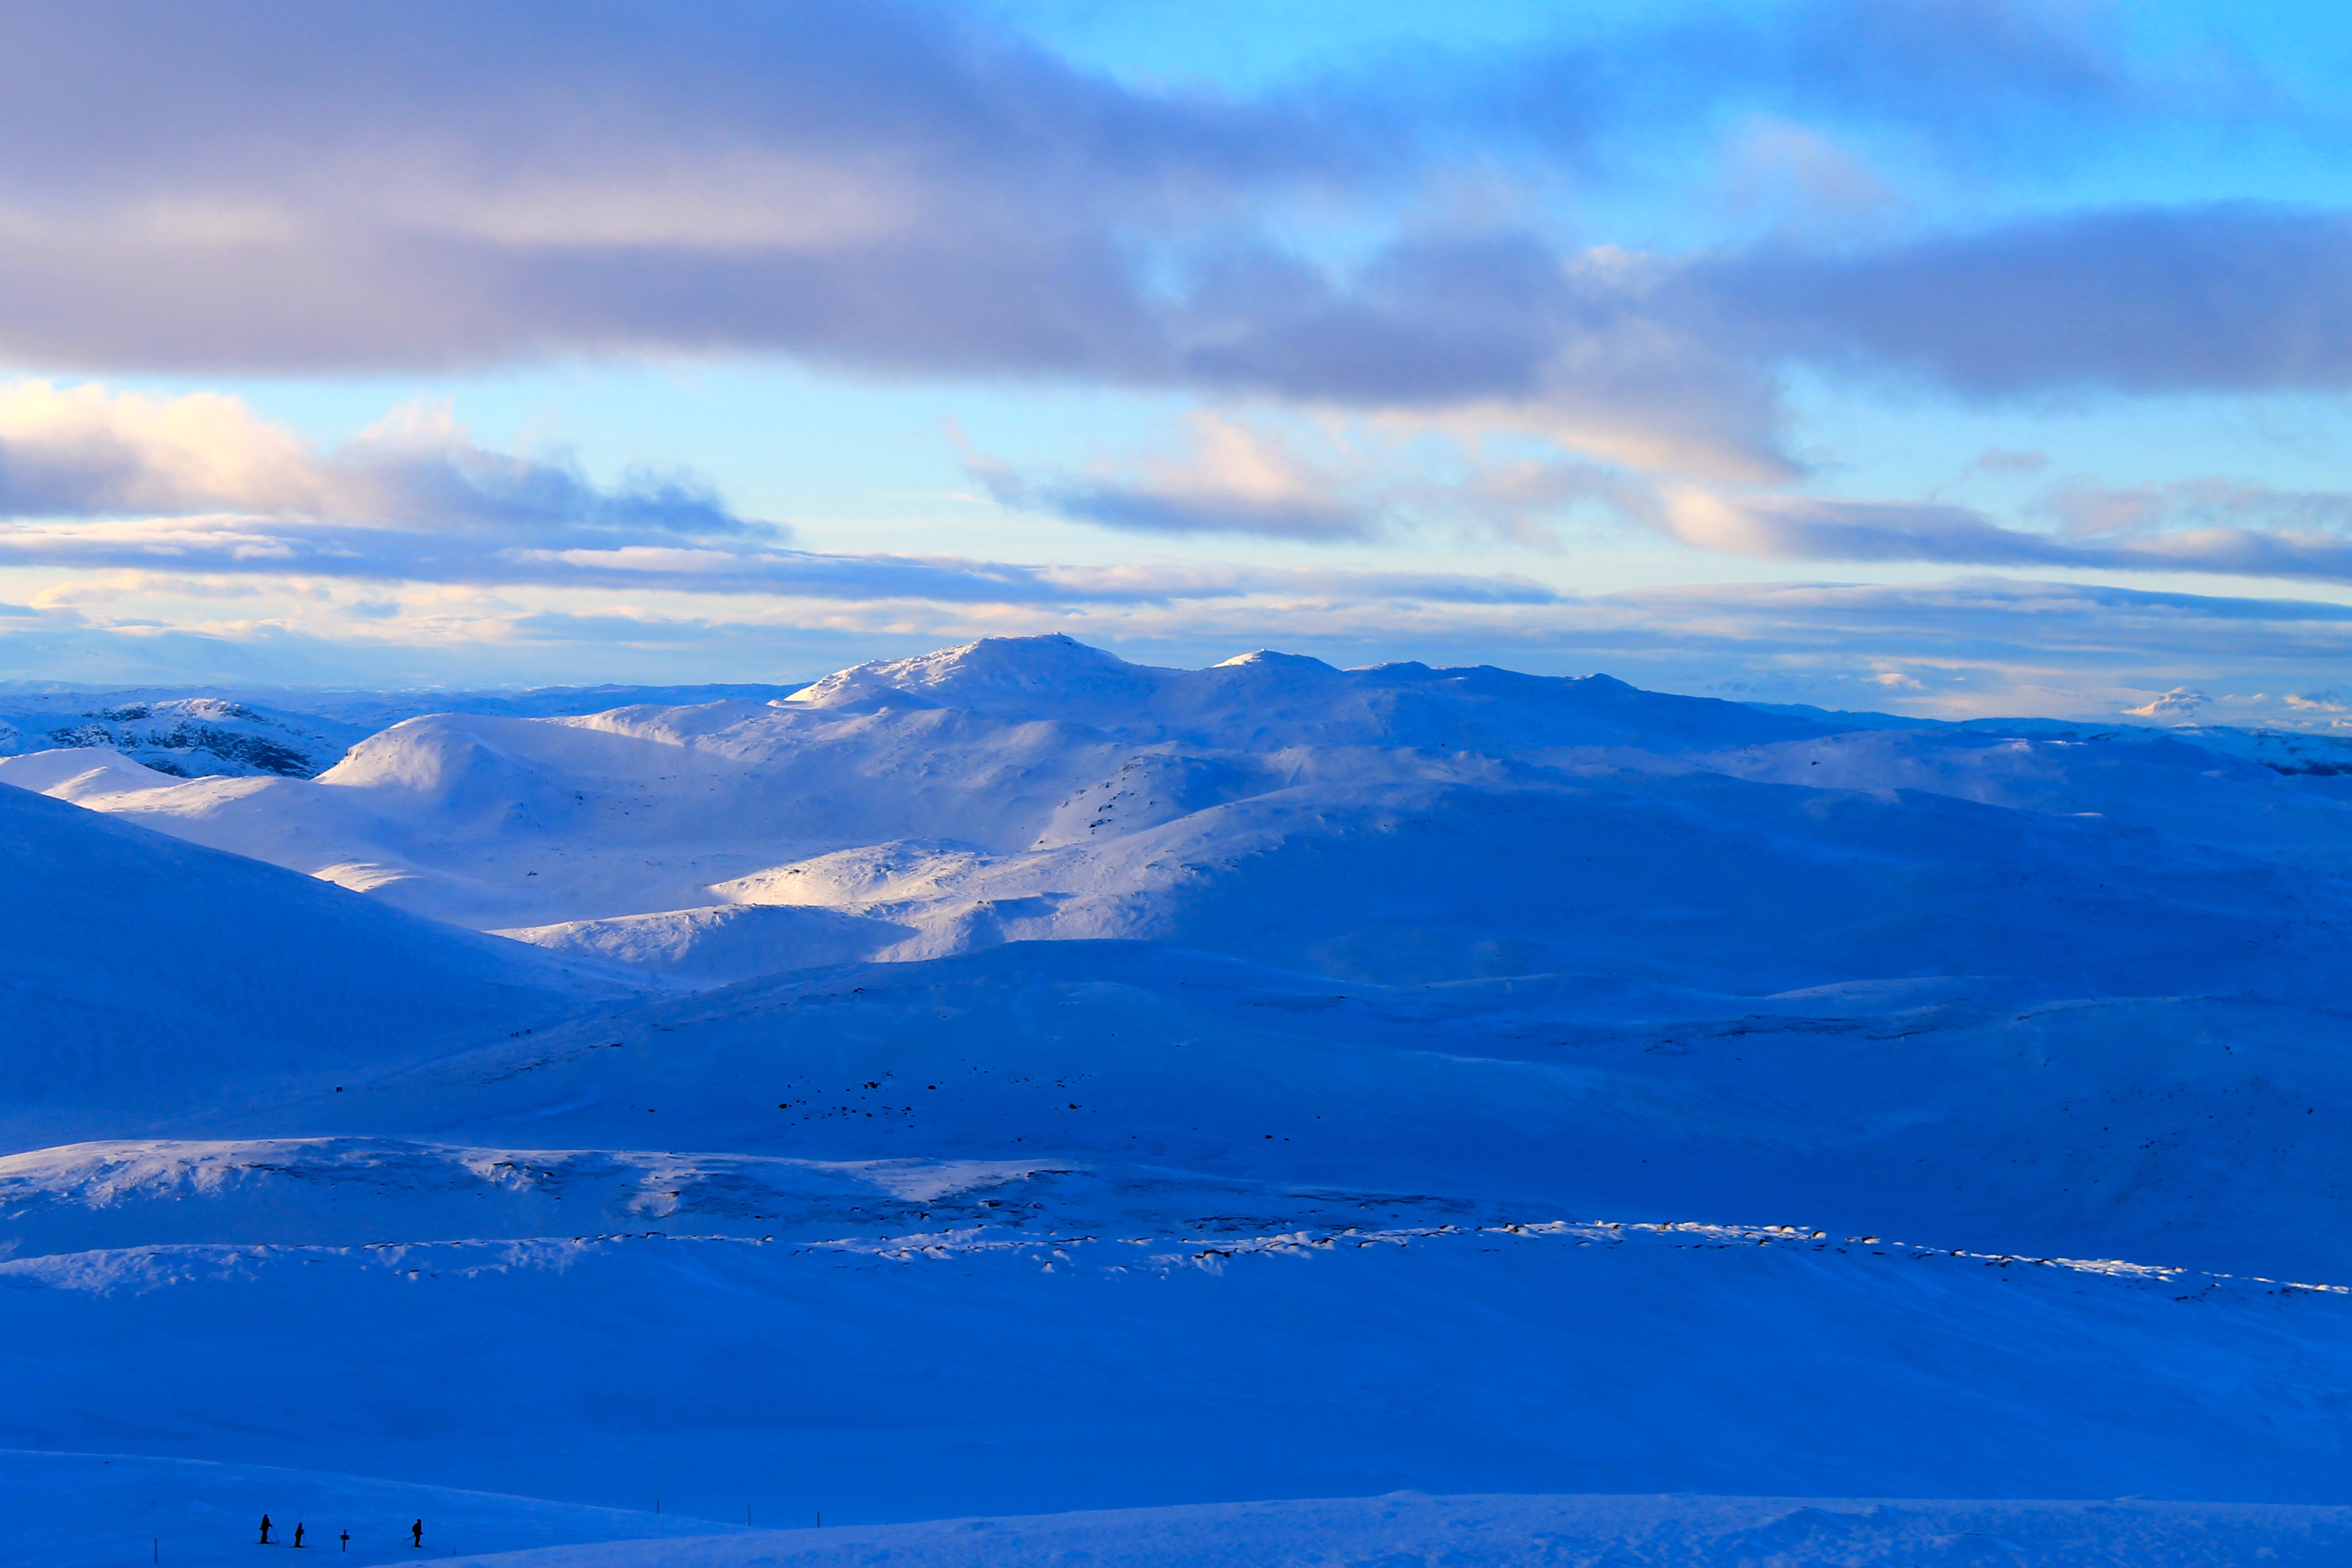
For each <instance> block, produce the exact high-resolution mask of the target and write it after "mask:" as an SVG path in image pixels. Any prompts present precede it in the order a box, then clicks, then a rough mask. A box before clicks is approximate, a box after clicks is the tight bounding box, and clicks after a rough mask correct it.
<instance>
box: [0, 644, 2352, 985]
mask: <svg viewBox="0 0 2352 1568" xmlns="http://www.w3.org/2000/svg"><path fill="white" fill-rule="evenodd" d="M0 779H5V780H12V781H19V782H23V783H25V784H27V785H28V786H29V787H33V788H38V789H45V790H47V791H49V792H50V793H53V794H57V795H60V796H62V797H64V798H68V799H71V800H75V801H77V802H79V803H80V804H83V805H90V806H92V807H95V808H97V809H100V810H103V811H108V812H112V813H117V814H121V815H124V816H129V817H131V819H133V820H136V821H139V822H142V823H143V824H145V825H147V826H153V827H156V828H159V829H161V830H163V831H167V832H171V833H174V834H177V835H180V836H182V837H188V838H192V839H194V840H195V841H197V842H200V843H205V844H209V845H212V846H214V847H219V848H225V849H229V850H232V851H235V852H237V853H240V854H246V855H251V856H254V857H257V858H263V859H268V860H271V861H273V862H275V863H277V864H278V865H282V866H286V867H289V868H293V869H296V870H301V871H305V872H308V873H310V874H311V875H314V876H318V877H321V878H323V879H327V880H331V881H334V882H337V883H339V884H341V885H342V886H344V887H347V888H351V889H355V890H359V891H362V892H366V893H368V894H370V895H371V896H373V897H375V898H378V899H381V900H386V901H389V902H392V903H394V904H396V905H399V906H400V907H402V908H405V909H408V910H412V911H414V912H416V913H420V914H425V915H427V916H430V917H433V918H436V919H442V920H447V921H456V922H457V923H461V924H467V925H472V926H475V927H476V928H478V929H483V930H493V931H505V932H508V933H509V934H511V935H514V936H517V937H519V938H520V939H522V940H524V941H528V942H535V943H538V944H541V945H542V946H548V947H553V948H559V949H565V950H570V951H574V952H581V953H583V954H588V955H593V956H596V957H598V958H601V959H604V960H609V961H614V962H620V963H633V964H636V965H639V966H641V967H644V968H646V969H649V970H652V971H655V972H656V973H665V974H667V975H670V976H673V977H675V978H677V979H680V980H683V981H686V982H688V983H691V984H711V983H716V982H723V981H727V980H731V979H737V978H746V977H750V976H752V975H757V974H761V973H776V972H779V971H782V970H786V969H790V968H793V967H806V966H810V965H818V964H824V963H837V962H843V961H847V960H852V959H857V958H864V957H869V956H873V957H887V958H916V957H923V956H929V955H933V954H942V953H950V952H962V951H968V950H970V949H972V948H974V947H979V946H985V945H988V944H990V943H992V942H1000V941H1006V940H1020V939H1067V938H1083V939H1096V938H1105V937H1113V938H1128V939H1142V940H1150V941H1161V942H1177V943H1180V944H1183V945H1188V946H1201V947H1207V948H1210V949H1212V950H1213V951H1220V952H1231V953H1234V954H1236V955H1239V956H1252V957H1268V958H1273V959H1274V960H1275V961H1276V962H1279V963H1285V964H1286V965H1290V966H1293V967H1302V968H1307V969H1309V970H1313V971H1316V972H1318V973H1327V974H1331V975H1334V976H1341V977H1344V976H1362V977H1378V978H1389V979H1396V978H1408V977H1410V978H1420V979H1428V980H1444V979H1461V978H1471V977H1475V976H1480V975H1493V974H1504V973H1528V972H1539V971H1547V970H1551V969H1557V968H1559V967H1562V966H1564V965H1568V966H1573V965H1578V964H1581V965H1585V966H1590V965H1591V964H1592V963H1596V962H1598V963H1607V964H1621V965H1632V966H1633V967H1634V968H1635V969H1642V970H1644V972H1656V973H1683V974H1690V975H1698V974H1702V973H1704V974H1707V975H1711V976H1712V980H1711V981H1710V983H1722V984H1735V985H1738V986H1742V987H1746V988H1750V989H1761V990H1766V991H1770V990H1782V989H1788V988H1790V987H1792V986H1797V985H1804V984H1824V983H1829V982H1832V981H1839V980H1845V979H1853V978H1857V977H1874V976H1880V975H1913V974H1923V973H1941V972H1948V971H1950V970H1953V969H1955V968H1958V969H1961V970H1964V971H1966V972H1969V973H1984V972H1990V973H2003V974H2027V973H2031V974H2035V975H2038V976H2039V977H2040V979H2041V980H2045V981H2047V982H2048V983H2050V984H2056V985H2059V986H2060V987H2062V988H2065V987H2078V988H2079V987H2083V986H2089V987H2093V988H2111V987H2114V986H2117V985H2124V986H2126V987H2137V988H2142V989H2145V988H2147V987H2149V986H2151V985H2155V984H2158V980H2157V979H2156V977H2157V976H2159V975H2160V976H2163V977H2166V979H2165V983H2166V984H2169V983H2170V980H2171V979H2173V978H2177V977H2179V975H2180V974H2182V973H2195V972H2197V968H2198V966H2199V965H2200V964H2205V963H2217V964H2218V965H2219V967H2216V968H2215V969H2214V970H2213V972H2212V973H2211V974H2210V975H2209V976H2207V977H2206V978H2205V980H2204V981H2202V982H2200V983H2203V984H2217V985H2226V986H2236V985H2239V984H2245V983H2247V982H2248V981H2249V980H2250V979H2252V973H2251V972H2249V973H2239V968H2240V967H2242V965H2243V964H2244V963H2253V964H2254V965H2255V966H2256V967H2257V968H2260V967H2261V966H2262V965H2263V964H2264V963H2272V964H2273V965H2274V966H2283V967H2284V970H2286V971H2295V972H2301V973H2308V971H2309V967H2310V965H2312V964H2313V963H2319V962H2325V961H2326V956H2327V955H2328V954H2331V953H2333V952H2335V951H2336V949H2335V948H2334V947H2333V946H2331V945H2329V944H2330V942H2333V941H2335V940H2336V938H2335V937H2333V936H2330V935H2328V934H2327V933H2329V932H2340V931H2341V929H2342V928H2341V927H2340V926H2338V925H2337V924H2336V922H2335V917H2334V916H2333V915H2332V914H2329V913H2327V912H2326V911H2327V910H2330V909H2333V908H2334V902H2335V900H2339V899H2340V897H2341V894H2340V890H2339V889H2338V888H2337V885H2336V882H2335V880H2334V878H2335V876H2336V874H2337V873H2340V872H2342V871H2343V870H2345V869H2346V868H2347V866H2352V798H2347V797H2346V796H2345V795H2343V794H2342V792H2339V791H2335V790H2332V789H2330V788H2327V787H2326V785H2327V784H2330V783H2331V782H2332V781H2331V780H2329V779H2326V778H2324V777H2321V776H2318V775H2295V776H2285V775H2282V774H2280V773H2278V772H2276V771H2275V770H2274V769H2273V768H2270V767H2267V766H2263V765H2261V764H2259V763H2252V762H2246V761H2240V760H2235V759H2231V758H2227V757H2223V756H2220V755H2217V754H2215V753H2214V752H2210V751H2207V750H2205V749H2202V748H2200V747H2196V746H2191V745H2188V744H2185V743H2182V742H2175V741H2170V740H2167V739H2165V738H2163V737H2161V736H2155V735H2151V734H2148V733H2147V732H2145V731H2130V732H2128V733H2122V732H2119V733H2118V734H2117V735H2116V736H2115V737H2112V738H2110V739H2108V740H2105V741H2098V742H2093V741H2080V740H2067V739H2029V738H2019V737H2005V736H2000V735H1993V734H1987V733H1983V732H1981V731H1974V730H1961V729H1952V728H1945V729H1940V730H1928V731H1884V730H1878V731H1854V732H1849V733H1845V734H1832V733H1828V732H1826V731H1825V729H1824V725H1823V722H1822V721H1815V720H1811V719H1807V718H1801V717H1792V716H1787V715H1776V714H1767V713H1760V712H1758V711H1756V710H1751V709H1748V708H1745V707H1742V706H1739V705H1738V704H1732V703H1725V702H1716V701H1711V700H1702V699H1694V698H1681V697H1671V696H1664V695H1660V694H1657V693H1649V692H1641V691H1637V690H1634V689H1632V688H1630V687H1626V686H1623V685H1622V684H1621V683H1618V682H1615V681H1611V680H1608V679H1606V678H1604V677H1591V678H1588V679H1581V680H1558V679H1539V678H1533V677H1524V676H1517V675H1512V674H1509V673H1508V672H1506V671H1500V670H1490V669H1476V670H1451V671H1435V670H1430V669H1427V668H1423V667H1421V666H1412V665H1404V666H1384V667H1381V668H1376V669H1371V670H1361V671H1340V670H1335V669H1332V668H1329V667H1328V666H1325V665H1321V664H1318V663H1317V662H1316V661H1314V660H1311V659H1297V658H1285V657H1282V656H1275V655H1265V654H1259V655H1251V656H1248V657H1246V658H1240V659H1235V660H1231V661H1228V662H1227V663H1225V664H1223V665H1219V666H1216V667H1213V668H1210V669H1205V670H1193V671H1182V670H1159V669H1152V668H1145V667H1140V666H1135V665H1129V664H1126V663H1123V662H1121V661H1119V660H1118V659H1116V658H1112V657H1111V656H1109V655H1108V654H1104V653H1101V652H1099V651H1098V650H1095V649H1091V648H1087V647H1083V646H1082V645H1078V644H1076V643H1072V642H1070V641H1068V640H1067V639H1066V638H1057V637H1048V638H1031V639H996V640H993V641H990V642H983V643H980V644H975V645H972V646H971V647H965V648H958V649H950V650H948V651H947V652H945V653H942V654H938V655H932V656H929V657H927V658H920V659H908V660H898V661H890V662H886V663H882V664H877V665H869V666H861V667H858V668H855V669H851V670H845V671H843V672H841V673H840V674H837V675H835V676H832V677H828V678H827V679H824V680H822V681H819V682H817V683H816V684H815V685H814V686H813V687H810V688H808V689H805V690H803V691H801V692H798V693H796V694H795V695H794V696H793V697H792V698H790V699H788V700H782V701H775V702H768V703H751V702H718V703H709V704H703V705H699V706H693V707H686V708H660V707H652V708H631V709H621V710H614V711H612V712H609V713H604V714H599V715H594V716H591V717H585V718H579V719H572V720H561V721H533V720H518V719H504V718H497V717H481V716H443V717H436V718H425V719H416V720H411V721H405V722H403V723H401V724H398V725H395V726H394V727H393V728H392V729H390V730H387V731H383V733H381V734H379V735H377V736H374V737H373V738H371V739H369V740H368V741H366V742H362V743H361V744H360V745H358V746H356V747H354V748H353V749H352V752H351V753H350V754H349V755H348V756H347V757H346V758H345V759H344V760H343V761H342V762H341V763H339V764H338V765H337V766H336V767H334V768H333V769H331V770H330V771H329V772H328V773H325V774H323V775H321V776H320V778H318V779H317V780H314V781H304V780H293V779H251V780H209V781H195V782H192V783H188V784H177V785H172V786H169V787H142V786H143V785H147V784H153V783H155V782H156V781H152V780H132V779H130V778H126V777H124V776H122V775H120V774H116V773H88V772H87V771H86V770H80V771H77V772H76V773H74V774H73V776H71V777H66V776H61V775H60V774H59V773H58V768H57V766H56V765H55V764H54V763H51V762H49V761H47V760H46V759H42V758H38V757H29V758H22V759H17V760H15V761H12V762H7V763H0ZM1980 806H1981V807H1992V808H1997V809H1991V810H1984V809H1977V808H1978V807H1980ZM2151 834H2152V835H2153V837H2150V835H2151ZM1726 868H1735V869H1734V870H1733V872H1732V874H1729V875H1727V874H1726ZM2309 873H2320V874H2323V880H2322V881H2320V882H2311V881H2309V880H2308V879H2307V875H2308V874H2309ZM2018 889H2024V895H2023V899H2022V900H2020V899H2019V898H2017V897H2015V896H2013V894H2014V893H2015V892H2016V890H2018ZM2184 900H2185V902H2184ZM2151 901H2152V902H2153V903H2154V904H2155V905H2156V906H2158V907H2167V908H2173V909H2175V910H2179V911H2184V912H2182V913H2181V915H2180V917H2179V919H2173V920H2164V921H2152V922H2140V923H2139V925H2138V926H2137V929H2134V930H2133V931H2132V933H2131V935H2130V937H2129V938H2128V939H2127V940H2126V939H2123V938H2122V937H2121V934H2120V933H2121V932H2122V931H2123V929H2124V928H2123V926H2121V925H2119V924H2118V922H2117V921H2116V918H2115V917H2114V914H2113V910H2116V909H2121V908H2135V909H2136V908H2137V907H2139V906H2140V905H2141V904H2142V903H2147V902H2151ZM1994 904H1998V905H2000V907H2001V909H2002V910H2003V914H2002V918H2001V919H2000V921H1989V920H1984V919H1981V918H1978V917H1979V915H1980V914H1981V912H1982V911H1983V910H1987V909H1988V908H1990V907H1991V906H1992V905H1994ZM754 909H756V910H776V909H791V910H794V911H796V912H795V913H793V915H791V916H788V917H787V916H781V915H777V914H773V913H761V914H754V913H751V910H754ZM2190 909H2194V910H2196V911H2197V914H2196V918H2195V919H2193V920H2192V919H2190V918H2189V916H2188V914H2187V913H2186V912H2185V911H2187V910H2190ZM2102 910H2107V911H2108V912H2106V913H2102V912H2101V911H2102ZM2306 916H2310V917H2311V919H2309V920H2306V919H2305V917H2306ZM1955 917H1958V918H1959V921H1960V923H1959V924H1958V925H1955V923H1954V918H1955ZM2207 920H2215V921H2221V922H2222V923H2223V924H2224V925H2231V929H2233V930H2238V929H2240V926H2239V925H2232V924H2231V922H2242V934H2241V935H2238V936H2235V937H2231V938H2230V939H2228V940H2225V941H2220V942H2214V941H2210V940H2208V939H2207V938H2206V937H2205V936H2203V935H2199V934H2197V933H2196V931H2195V928H2196V927H2197V925H2198V924H2199V923H2200V922H2201V921H2207ZM2281 920H2284V921H2286V922H2287V924H2288V925H2290V926H2292V927H2294V931H2296V933H2297V934H2296V935H2295V936H2294V937H2293V938H2291V939H2290V938H2284V937H2281V938H2278V939H2277V940H2274V939H2273V934H2272V932H2273V928H2272V927H2270V926H2265V924H2264V922H2265V921H2272V922H2276V921H2281ZM2243 922H2250V923H2243ZM2217 929H2218V928H2217ZM2278 929H2279V930H2284V928H2278ZM1906 933H1907V934H1906ZM2315 933H2316V934H2315ZM2085 939H2088V945H2087V948H2086V941H2085ZM2313 941H2317V942H2319V943H2320V945H2319V946H2318V947H2316V948H2313V947H2311V946H2309V943H2310V942H2313ZM1776 942H1777V943H1782V944H1784V945H1787V946H1789V947H1790V952H1785V953H1783V954H1782V955H1781V956H1780V957H1777V958H1776V957H1774V956H1773V955H1772V953H1771V951H1770V950H1771V948H1772V945H1773V944H1774V943H1776ZM1956 943H1958V944H1959V945H1957V946H1956V945H1955V944H1956ZM1989 943H1990V945H1988V944H1989ZM2102 943H2107V944H2109V945H2108V946H2107V947H2106V949H2105V951H2099V949H2100V945H2101V944H2102ZM1923 944H1925V945H1924V946H1923ZM2182 944H2186V945H2187V946H2188V947H2189V949H2192V950H2193V951H2190V952H2182V951H2181V949H2182ZM1798 950H1801V952H1800V951H1798ZM1930 950H1932V951H1930ZM2265 955H2268V956H2265ZM2184 963H2186V964H2188V965H2189V968H2188V970H2186V971H2184V970H2183V968H2182V967H2181V966H2182V965H2183V964H2184ZM2118 965H2120V966H2121V967H2118ZM2127 972H2136V973H2137V974H2138V976H2139V977H2138V978H2137V979H2131V978H2126V974H2127ZM2279 978H2280V982H2281V983H2282V984H2289V983H2291V976H2289V975H2285V974H2282V975H2281V976H2279ZM2037 983H2038V982H2037ZM2264 983H2265V984H2268V982H2264Z"/></svg>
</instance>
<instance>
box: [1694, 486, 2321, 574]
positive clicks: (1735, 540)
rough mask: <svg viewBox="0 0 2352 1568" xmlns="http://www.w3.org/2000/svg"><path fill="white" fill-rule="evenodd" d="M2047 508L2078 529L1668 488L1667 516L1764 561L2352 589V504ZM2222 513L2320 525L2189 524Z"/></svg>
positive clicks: (2174, 501) (2260, 495) (2193, 490)
mask: <svg viewBox="0 0 2352 1568" xmlns="http://www.w3.org/2000/svg"><path fill="white" fill-rule="evenodd" d="M2047 504H2049V505H2050V507H2051V508H2052V509H2053V510H2056V511H2057V512H2058V513H2059V514H2060V515H2061V516H2062V517H2063V518H2065V519H2066V520H2067V521H2068V523H2069V525H2070V526H2068V527H2067V528H2066V529H2064V530H2063V531H2061V532H2058V533H2045V532H2039V531H2033V530H2031V529H2022V528H2012V527H2007V526H2004V525H2002V524H2000V523H1998V522H1995V521H1992V520H1991V519H1990V518H1988V517H1986V516H1984V515H1983V514H1982V513H1980V512H1978V511H1975V510H1970V509H1969V508H1967V507H1960V506H1948V505H1941V504H1935V503H1926V502H1914V501H1868V500H1829V499H1822V498H1817V497H1811V496H1789V495H1732V494H1726V493H1723V492H1719V491H1714V490H1708V489H1698V488H1692V487H1675V488H1673V489H1669V490H1668V491H1667V492H1666V504H1665V507H1664V513H1663V518H1664V524H1665V527H1666V529H1667V531H1669V532H1671V533H1672V534H1673V535H1674V536H1675V538H1677V539H1680V540H1682V541H1683V542H1685V543H1687V544H1694V545H1696V546H1698V547H1700V548H1701V549H1705V550H1715V551H1721V552H1727V553H1729V554H1735V555H1747V556H1753V557H1757V558H1759V559H1764V560H1775V561H1922V562H1934V563H1944V564H1948V565H1967V566H2022V567H2052V566H2071V567H2079V568H2083V569H2085V570H2091V571H2102V572H2176V573H2177V572H2208V573H2218V574H2227V575H2233V576H2244V577H2272V578H2282V579H2288V580H2301V581H2305V582H2318V583H2352V528H2347V524H2352V496H2334V495H2314V494H2301V495H2282V494H2280V493H2279V492H2276V491H2272V490H2269V489H2263V487H2259V486H2245V485H2238V484H2231V483H2229V482H2226V481H2220V480H2208V481H2196V482H2190V483H2183V484H2178V485H2165V486H2154V487H2144V488H2141V489H2132V490H2126V491H2120V492H2118V491H2103V490H2096V489H2087V488H2080V487H2077V488H2074V489H2067V490H2063V491H2061V492H2059V494H2058V495H2057V496H2056V497H2055V498H2053V500H2051V501H2050V502H2049V503H2047ZM2214 517H2235V518H2252V519H2263V520H2282V521H2303V522H2305V523H2306V524H2310V525H2312V526H2305V527H2300V528H2265V527H2247V526H2237V527H2202V528H2194V527H2192V528H2181V527H2178V526H2177V525H2178V524H2179V522H2181V521H2185V520H2189V519H2197V518H2214ZM2168 525H2176V526H2168Z"/></svg>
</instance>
